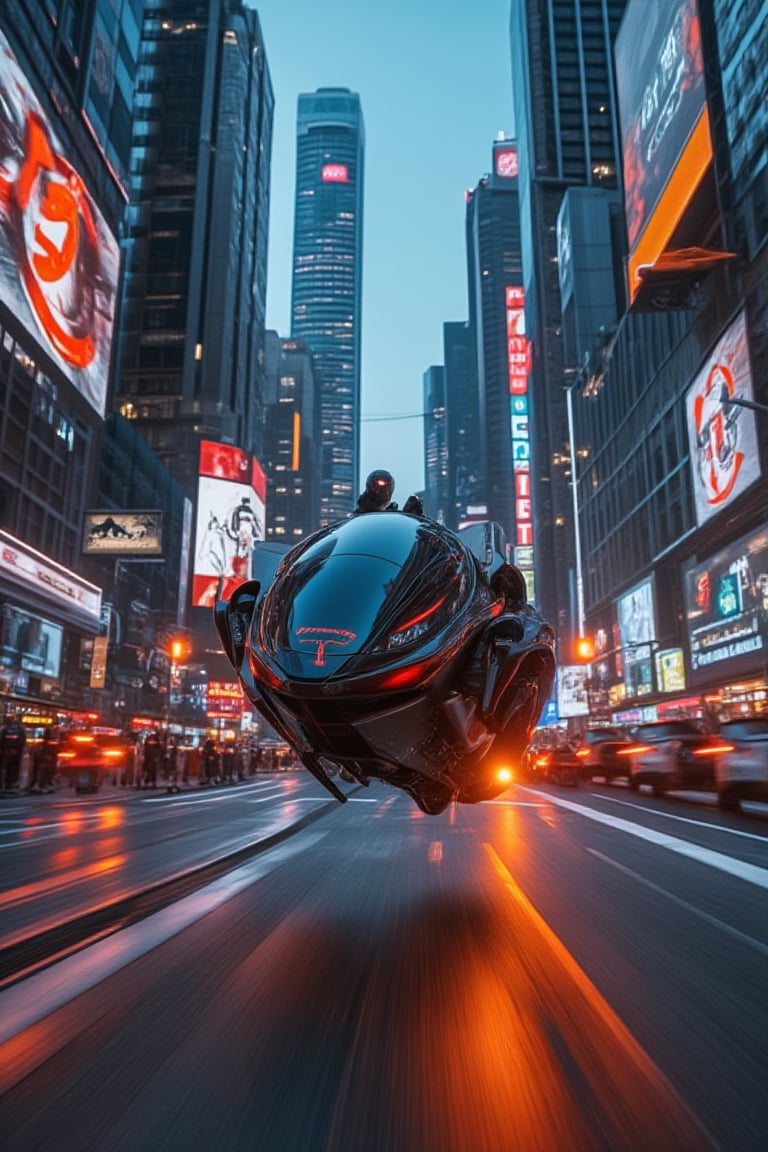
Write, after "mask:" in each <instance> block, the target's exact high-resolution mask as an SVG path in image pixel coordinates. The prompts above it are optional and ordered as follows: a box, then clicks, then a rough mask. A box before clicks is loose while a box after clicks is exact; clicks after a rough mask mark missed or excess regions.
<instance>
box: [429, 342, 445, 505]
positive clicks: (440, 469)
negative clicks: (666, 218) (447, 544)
mask: <svg viewBox="0 0 768 1152" xmlns="http://www.w3.org/2000/svg"><path fill="white" fill-rule="evenodd" d="M424 479H425V481H426V485H425V491H424V511H425V513H426V514H427V516H431V517H432V519H433V520H438V521H439V522H440V523H441V524H447V523H448V514H449V510H450V496H449V491H448V439H447V428H446V410H445V369H444V367H443V366H442V364H433V365H432V366H431V367H430V368H427V370H426V372H425V373H424Z"/></svg>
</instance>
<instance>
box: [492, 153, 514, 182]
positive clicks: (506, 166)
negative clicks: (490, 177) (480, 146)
mask: <svg viewBox="0 0 768 1152" xmlns="http://www.w3.org/2000/svg"><path fill="white" fill-rule="evenodd" d="M493 162H494V166H495V169H496V175H497V176H502V177H503V178H504V179H505V180H514V179H515V177H516V176H517V173H518V163H517V148H514V147H511V146H510V145H507V146H506V147H504V148H494V150H493Z"/></svg>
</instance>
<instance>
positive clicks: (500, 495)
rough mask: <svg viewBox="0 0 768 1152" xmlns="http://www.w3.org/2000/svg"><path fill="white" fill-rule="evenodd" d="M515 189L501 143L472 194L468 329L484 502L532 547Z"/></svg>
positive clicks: (509, 149)
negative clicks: (519, 491) (518, 495)
mask: <svg viewBox="0 0 768 1152" xmlns="http://www.w3.org/2000/svg"><path fill="white" fill-rule="evenodd" d="M517 184H518V182H517V145H516V143H515V141H514V140H509V139H500V140H497V141H496V142H495V143H494V145H493V156H492V166H491V172H490V173H489V174H488V175H486V176H483V178H482V179H481V180H480V182H479V183H478V185H477V187H476V188H474V189H473V190H472V191H471V192H469V193H468V194H467V268H468V280H469V326H470V329H471V331H472V333H473V334H474V337H475V355H476V364H477V384H478V402H479V407H478V411H479V421H480V436H479V444H478V447H479V453H480V459H481V463H480V471H481V474H482V477H483V503H485V504H486V506H487V508H488V516H489V517H490V519H491V520H495V521H496V522H497V523H499V524H501V526H502V528H503V529H504V532H505V534H506V537H507V540H508V541H509V542H510V543H512V544H515V545H520V546H521V547H525V548H530V546H531V544H532V538H531V535H530V533H531V527H530V515H529V512H528V509H529V507H530V501H529V500H528V504H527V505H526V507H525V508H523V505H522V504H521V505H520V509H519V510H520V513H521V515H520V516H519V517H518V516H517V515H516V500H515V485H516V477H515V472H516V470H519V471H520V472H521V473H522V472H523V471H525V473H526V479H525V481H522V480H521V481H520V484H521V486H522V488H523V490H524V491H525V492H526V498H527V496H529V493H528V491H527V485H528V484H529V483H530V477H529V471H530V452H529V449H528V429H527V421H528V397H527V393H526V387H527V372H526V364H527V346H526V340H525V332H524V328H523V329H522V330H521V325H522V321H523V319H524V316H523V311H522V299H523V275H522V261H521V250H520V203H519V196H518V187H517ZM515 427H517V429H518V430H519V433H520V434H519V436H518V437H517V439H518V440H522V438H523V435H524V439H525V445H523V444H522V443H521V444H520V446H519V447H518V446H517V445H516V446H515V452H516V459H515V464H514V467H513V458H512V450H513V431H514V430H515ZM518 519H519V520H520V532H519V538H518V531H517V521H518ZM528 566H529V565H526V567H528Z"/></svg>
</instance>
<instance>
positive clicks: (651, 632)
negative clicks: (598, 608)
mask: <svg viewBox="0 0 768 1152" xmlns="http://www.w3.org/2000/svg"><path fill="white" fill-rule="evenodd" d="M616 616H617V619H618V622H619V642H620V645H621V658H622V666H623V672H624V684H625V686H626V692H627V695H628V696H645V695H647V694H648V693H649V692H652V691H653V667H652V663H651V656H652V649H653V647H654V646H655V639H656V623H655V613H654V605H653V581H652V580H650V579H648V580H644V581H643V583H642V584H637V585H636V586H635V587H634V588H631V589H630V591H629V592H627V593H626V595H624V596H622V597H621V598H620V599H619V600H617V601H616Z"/></svg>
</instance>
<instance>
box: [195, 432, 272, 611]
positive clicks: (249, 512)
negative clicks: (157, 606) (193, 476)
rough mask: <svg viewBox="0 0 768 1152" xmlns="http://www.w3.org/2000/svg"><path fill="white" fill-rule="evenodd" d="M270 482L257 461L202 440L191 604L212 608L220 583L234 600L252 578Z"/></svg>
mask: <svg viewBox="0 0 768 1152" xmlns="http://www.w3.org/2000/svg"><path fill="white" fill-rule="evenodd" d="M266 490H267V481H266V477H265V475H264V473H263V471H262V469H261V465H260V464H259V462H258V460H256V459H255V457H252V456H250V455H249V454H248V453H247V452H244V451H243V450H242V449H241V448H236V447H235V446H234V445H232V444H219V443H217V442H215V441H212V440H203V441H202V443H201V444H200V469H199V480H198V489H197V532H196V535H195V539H196V548H195V563H194V573H193V577H192V604H193V606H194V607H196V608H205V607H212V606H213V604H214V603H215V601H216V592H217V589H218V585H219V579H220V578H223V587H222V595H223V596H224V597H229V596H231V595H232V592H233V591H234V590H235V588H236V587H237V585H238V584H241V583H242V582H243V581H244V580H249V579H250V577H251V566H252V554H253V545H254V544H255V543H256V541H257V540H263V539H264V531H265V505H266Z"/></svg>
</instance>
